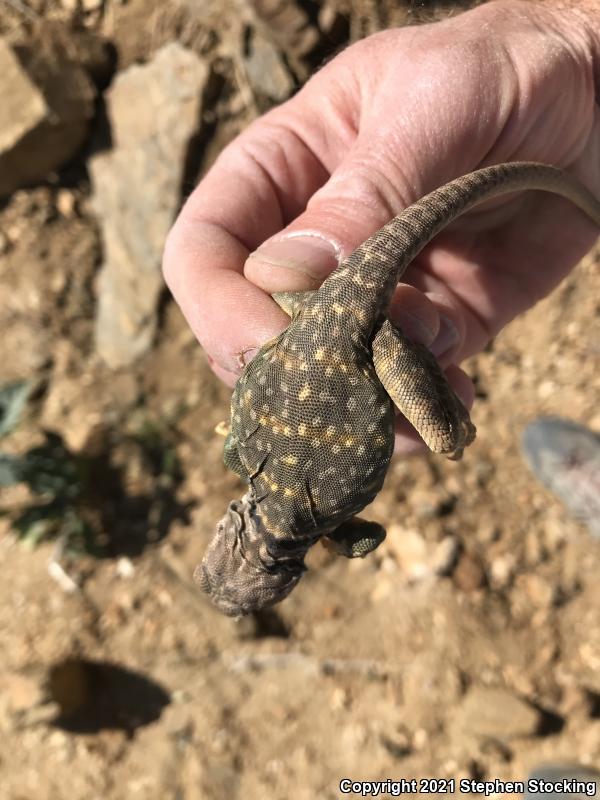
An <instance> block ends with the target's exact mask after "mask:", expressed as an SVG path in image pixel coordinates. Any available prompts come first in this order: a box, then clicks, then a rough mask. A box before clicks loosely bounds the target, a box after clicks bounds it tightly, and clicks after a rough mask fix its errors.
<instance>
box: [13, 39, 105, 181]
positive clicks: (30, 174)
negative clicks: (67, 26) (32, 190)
mask: <svg viewBox="0 0 600 800" xmlns="http://www.w3.org/2000/svg"><path fill="white" fill-rule="evenodd" d="M52 31H53V29H52V28H51V27H50V28H47V29H44V28H43V27H41V28H39V30H38V32H37V35H36V36H35V37H34V39H33V40H32V44H31V45H30V46H27V47H24V46H20V47H14V48H13V47H12V46H11V45H9V43H8V42H7V41H6V40H5V39H0V97H2V103H0V196H2V195H8V194H11V193H12V192H14V191H15V190H16V189H18V188H20V187H23V186H28V185H29V184H32V183H35V182H37V181H40V180H42V179H43V178H45V177H46V176H47V175H48V173H50V172H51V171H52V170H55V169H57V168H59V167H60V166H61V165H62V164H63V163H64V162H65V161H67V160H68V159H69V158H71V157H72V156H73V155H74V154H75V152H76V151H77V150H78V149H79V147H80V146H81V144H82V143H83V140H84V138H85V135H86V133H87V129H88V124H89V122H90V120H91V118H92V116H93V114H94V96H95V90H94V87H93V85H92V83H91V81H90V79H89V78H88V76H87V74H86V72H85V71H84V70H83V69H82V68H81V67H80V66H79V65H78V64H77V63H76V62H73V61H72V60H71V59H70V58H69V57H68V55H67V54H66V52H65V50H64V48H63V47H62V46H61V45H60V42H59V41H58V39H57V37H55V36H53V34H52Z"/></svg>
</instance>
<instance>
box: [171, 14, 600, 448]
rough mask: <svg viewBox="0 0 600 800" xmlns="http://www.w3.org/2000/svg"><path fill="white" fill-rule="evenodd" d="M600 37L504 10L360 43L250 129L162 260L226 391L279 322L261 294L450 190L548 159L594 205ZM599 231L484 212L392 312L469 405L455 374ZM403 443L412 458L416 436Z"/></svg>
mask: <svg viewBox="0 0 600 800" xmlns="http://www.w3.org/2000/svg"><path fill="white" fill-rule="evenodd" d="M592 5H593V4H592ZM598 16H599V17H600V9H599V13H598ZM596 21H597V19H596ZM595 29H596V30H598V25H596V27H595ZM595 35H597V34H595V33H594V25H592V24H591V23H590V24H588V20H587V19H586V15H585V13H582V14H579V13H576V12H575V11H572V10H568V9H561V8H560V7H559V5H558V4H557V5H555V4H554V3H552V2H545V3H543V4H537V3H530V2H527V3H526V2H520V1H516V2H513V1H512V0H508V1H506V2H505V1H503V0H501V2H494V3H490V4H487V5H484V6H481V7H479V8H477V9H474V10H472V11H469V12H466V13H465V14H462V15H460V16H457V17H455V18H452V19H449V20H446V21H444V22H440V23H435V24H432V25H424V26H421V27H417V28H414V27H413V28H403V29H398V30H389V31H385V32H383V33H380V34H376V35H374V36H371V37H369V38H368V39H365V40H363V41H361V42H358V43H357V44H355V45H353V46H351V47H349V48H348V49H347V50H345V51H344V52H343V53H341V54H340V55H339V56H337V57H336V58H335V59H333V60H332V61H331V62H330V63H329V64H327V66H325V67H324V68H323V69H322V70H321V71H320V72H318V73H317V74H316V75H315V76H314V77H313V78H312V80H310V81H309V82H308V83H307V84H306V86H305V87H304V88H303V89H302V90H301V91H300V92H299V93H298V94H297V95H296V96H295V97H294V98H292V99H291V100H289V101H288V102H287V103H284V104H283V105H281V106H279V107H278V108H275V109H274V110H273V111H271V112H269V113H268V114H266V115H265V116H264V117H262V118H260V119H259V120H257V121H256V122H255V123H253V124H252V125H251V126H250V127H249V128H248V129H247V130H246V131H245V132H244V133H243V134H242V135H241V136H239V137H238V138H237V139H236V140H235V141H234V142H233V143H232V144H231V145H229V147H227V148H226V149H225V150H224V151H223V153H222V154H221V156H220V157H219V159H218V160H217V162H216V163H215V165H214V166H213V168H212V169H211V170H210V172H209V173H208V174H207V176H206V177H205V178H204V179H203V180H202V182H201V183H200V184H199V186H198V187H197V188H196V189H195V191H194V192H193V193H192V195H191V196H190V198H189V199H188V201H187V203H186V205H185V206H184V208H183V210H182V212H181V214H180V216H179V218H178V220H177V221H176V223H175V225H174V227H173V230H172V232H171V234H170V235H169V239H168V242H167V246H166V250H165V258H164V270H165V276H166V279H167V282H168V283H169V286H170V288H171V290H172V292H173V295H174V296H175V299H176V300H177V302H178V303H179V304H180V306H181V308H182V310H183V313H184V314H185V316H186V318H187V320H188V322H189V324H190V325H191V327H192V329H193V331H194V333H195V334H196V336H197V337H198V339H199V340H200V342H201V343H202V345H203V346H204V348H205V350H206V352H207V354H208V357H209V360H210V363H211V365H212V367H213V369H214V371H215V372H216V374H217V375H219V376H220V377H221V378H223V379H224V380H225V381H227V382H228V383H229V384H233V383H234V382H235V380H236V379H237V376H238V374H239V372H240V369H241V365H242V363H243V361H242V360H241V358H240V356H241V354H244V360H245V361H246V362H247V361H248V360H249V359H250V358H251V357H252V354H253V351H255V350H256V349H257V348H258V347H260V345H261V344H262V343H263V342H264V341H266V340H267V339H269V338H271V337H272V336H275V335H276V334H278V333H279V332H280V331H281V330H282V329H283V328H285V327H286V325H287V321H288V320H287V317H286V316H285V315H284V314H283V312H282V311H281V310H280V309H279V308H278V306H277V305H276V304H275V303H274V301H273V300H272V299H271V298H270V297H269V296H268V293H270V292H273V291H283V290H301V289H309V288H315V287H316V286H318V285H319V284H320V283H321V281H322V280H323V278H324V277H325V276H326V275H327V274H328V273H329V272H330V271H331V270H332V269H333V268H334V267H335V265H336V264H337V262H338V260H339V259H340V258H341V257H344V256H346V255H348V254H349V253H350V252H352V250H354V249H355V247H356V246H357V245H358V244H360V243H361V242H362V241H363V240H364V239H366V238H367V237H368V236H369V235H370V234H372V233H373V232H374V231H375V230H377V229H378V228H379V227H381V226H382V225H383V224H384V223H385V222H387V221H388V220H389V219H390V218H391V217H393V216H394V215H395V214H397V213H398V212H399V211H401V210H402V209H403V208H405V207H406V206H407V205H409V204H410V203H412V202H414V201H415V200H416V199H418V198H419V197H421V196H422V195H424V194H426V193H427V192H429V191H431V190H432V189H434V188H436V187H437V186H440V185H441V184H444V183H446V182H447V181H449V180H451V179H452V178H455V177H457V176H459V175H462V174H464V173H466V172H470V171H472V170H474V169H477V168H478V167H481V166H485V165H487V164H494V163H499V162H503V161H514V160H531V161H540V162H545V163H549V164H554V165H557V166H562V167H565V168H567V169H568V170H569V171H570V172H572V173H573V174H575V175H577V176H578V177H579V178H580V179H581V180H582V181H583V182H584V183H585V184H586V185H587V186H588V188H590V189H591V190H592V192H594V194H596V195H599V194H600V158H599V155H600V154H599V152H598V151H599V143H600V126H599V122H598V108H597V105H596V101H595V87H594V57H595V55H597V48H598V42H597V41H596V40H595V39H594V36H595ZM596 70H597V74H598V71H600V70H598V67H597V65H596ZM596 235H597V231H596V230H595V228H594V226H593V225H592V224H591V223H590V222H589V221H588V220H587V219H586V218H585V217H584V216H583V214H581V212H579V211H578V210H577V209H575V208H574V207H572V206H571V205H569V204H568V203H567V202H566V201H564V200H561V199H558V198H556V197H554V196H546V195H542V194H539V193H526V194H524V195H519V196H517V197H514V196H512V197H510V196H509V197H507V198H503V199H500V200H498V201H496V202H494V203H493V204H487V205H486V206H485V207H483V208H482V209H479V210H477V209H476V210H475V211H474V212H472V213H471V214H469V215H466V216H465V217H463V218H461V219H460V220H459V221H457V223H456V224H455V225H454V226H453V227H452V229H451V230H448V231H446V232H444V233H443V234H441V235H440V236H438V237H437V238H436V239H435V241H434V242H433V243H432V244H431V245H430V246H429V247H428V248H426V249H425V250H424V251H423V252H422V253H421V255H419V256H418V257H417V259H416V260H415V261H414V262H413V264H412V266H411V267H410V268H409V270H408V271H407V272H406V273H405V275H404V280H405V281H406V283H405V284H401V285H399V287H398V289H397V291H396V294H395V297H394V300H393V302H392V306H391V308H390V317H391V318H392V319H393V320H394V321H395V322H397V323H398V325H399V326H400V327H401V328H402V329H403V330H404V331H405V333H407V334H408V335H409V336H410V337H411V338H413V339H414V340H415V341H420V342H422V343H423V344H426V345H427V346H429V347H430V349H431V350H432V352H433V353H434V355H436V357H437V358H438V360H439V361H440V364H441V365H442V366H443V367H444V368H445V369H446V373H447V376H448V379H449V381H450V383H451V384H452V385H453V386H454V388H455V390H456V391H457V392H458V393H459V395H461V397H462V398H463V401H464V402H465V403H466V404H467V405H470V404H471V402H472V398H473V389H472V385H471V383H470V381H469V380H468V378H467V377H466V375H465V374H464V373H463V372H462V371H461V370H460V369H459V368H458V367H457V366H455V365H456V364H458V363H459V362H460V361H461V360H462V359H463V358H465V357H466V356H468V355H471V354H473V353H476V352H478V351H479V350H481V348H482V347H483V346H484V345H485V344H486V342H487V341H488V340H489V338H490V337H491V336H493V335H495V334H496V333H497V332H498V331H499V330H500V329H501V328H502V327H503V325H505V324H506V323H507V322H508V321H509V320H510V319H512V318H513V317H514V316H516V315H517V314H518V313H520V312H521V311H523V310H525V309H526V308H528V307H530V306H531V305H533V304H534V303H535V302H536V300H538V299H539V298H540V297H542V296H544V295H545V294H547V293H548V292H549V291H550V290H551V289H552V288H553V287H554V286H555V285H556V284H557V283H558V282H559V281H560V280H561V279H562V278H563V277H564V276H565V275H566V273H567V272H568V271H569V270H570V269H571V268H572V267H573V265H574V264H575V263H576V262H577V261H578V259H579V258H580V257H581V256H582V255H583V254H584V253H585V252H586V251H587V250H588V249H589V247H590V246H591V244H592V242H593V241H594V238H595V236H596ZM398 431H399V435H398V437H397V447H398V449H400V450H402V451H404V452H406V451H408V450H409V449H411V444H410V442H411V441H414V437H412V436H411V435H410V434H408V433H407V426H406V425H403V424H402V423H399V424H398Z"/></svg>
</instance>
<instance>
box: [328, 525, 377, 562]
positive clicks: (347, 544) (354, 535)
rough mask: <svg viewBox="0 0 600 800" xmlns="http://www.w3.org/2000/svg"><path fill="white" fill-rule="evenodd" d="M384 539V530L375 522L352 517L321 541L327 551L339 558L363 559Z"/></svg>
mask: <svg viewBox="0 0 600 800" xmlns="http://www.w3.org/2000/svg"><path fill="white" fill-rule="evenodd" d="M384 539H385V530H384V529H383V528H382V527H381V525H379V524H378V523H377V522H367V520H365V519H360V517H353V518H352V519H349V520H347V521H346V522H343V523H342V524H341V525H340V526H339V528H336V529H335V530H334V531H332V532H331V533H329V534H327V535H326V536H323V538H322V539H321V541H322V542H323V544H324V545H325V547H326V548H327V549H328V550H331V551H333V552H334V553H337V554H338V555H339V556H345V558H364V557H365V556H366V555H368V554H369V553H371V552H372V551H373V550H375V549H376V548H377V547H379V545H380V544H381V543H382V542H383V540H384Z"/></svg>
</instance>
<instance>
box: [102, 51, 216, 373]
mask: <svg viewBox="0 0 600 800" xmlns="http://www.w3.org/2000/svg"><path fill="white" fill-rule="evenodd" d="M207 79H208V66H207V64H206V63H205V62H204V61H203V60H201V59H200V58H199V57H198V56H197V55H196V54H195V53H193V52H192V51H190V50H186V49H185V48H184V47H182V46H181V45H180V44H178V43H171V44H169V45H166V46H165V47H163V48H162V49H161V50H159V51H158V53H157V54H156V55H155V56H154V58H153V59H152V61H150V62H149V63H148V64H144V65H142V66H139V65H134V66H132V67H130V68H129V69H127V70H126V71H124V72H122V73H120V74H119V75H118V76H117V77H116V79H115V80H114V81H113V83H112V85H111V88H110V89H109V91H108V92H107V107H108V116H109V118H110V121H111V125H112V137H113V143H114V146H113V149H112V150H111V151H108V152H103V153H100V154H98V155H97V156H95V157H94V158H93V159H92V160H91V162H90V172H91V176H92V184H93V191H94V208H95V210H96V213H97V214H98V218H99V221H100V223H101V226H102V235H103V239H104V252H105V257H106V261H105V263H104V265H103V267H102V270H101V271H100V274H99V280H98V284H97V285H98V292H99V297H98V311H97V316H96V329H95V335H96V346H97V348H98V352H99V353H100V355H101V357H102V358H103V360H104V361H105V362H106V363H107V364H108V365H109V366H111V367H113V368H117V367H121V366H126V365H128V364H131V363H133V362H134V361H135V360H136V359H137V358H138V357H140V356H141V355H142V354H143V353H145V352H146V351H147V350H148V348H149V347H150V345H151V343H152V341H153V338H154V333H155V330H156V323H157V312H158V300H159V296H160V293H161V291H162V289H163V281H162V276H161V270H160V265H161V257H162V251H163V247H164V241H165V239H166V236H167V233H168V231H169V228H170V226H171V224H172V221H173V218H174V217H175V214H176V212H177V209H178V206H179V202H180V191H181V183H182V180H183V172H184V168H185V161H186V155H187V150H188V147H189V145H190V142H191V139H192V137H193V136H194V135H195V134H196V133H197V132H198V125H199V120H200V118H201V99H202V93H203V90H204V86H205V83H206V81H207Z"/></svg>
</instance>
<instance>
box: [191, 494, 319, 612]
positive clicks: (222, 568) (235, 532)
mask: <svg viewBox="0 0 600 800" xmlns="http://www.w3.org/2000/svg"><path fill="white" fill-rule="evenodd" d="M267 541H268V534H267V532H266V531H265V528H264V525H263V524H262V521H261V518H260V515H259V514H258V513H257V509H256V504H255V503H254V501H253V500H252V498H251V496H250V494H247V495H245V496H244V497H243V498H242V499H241V500H236V501H234V502H232V503H230V504H229V507H228V509H227V513H226V514H225V516H224V517H223V519H221V520H220V521H219V523H218V525H217V530H216V533H215V535H214V537H213V539H212V541H211V542H210V544H209V546H208V549H207V551H206V553H205V555H204V558H203V560H202V563H201V564H199V565H198V567H197V568H196V570H195V572H194V579H195V580H196V581H197V582H198V583H199V585H200V588H201V589H202V590H203V591H204V592H206V593H207V594H208V595H209V596H210V598H211V600H212V601H213V603H214V604H215V605H216V606H217V608H218V609H219V610H220V611H221V612H222V613H224V614H226V615H227V616H230V617H239V616H243V615H245V614H250V613H252V612H253V611H258V610H259V609H261V608H264V607H265V606H268V605H271V604H273V603H278V602H279V601H281V600H283V599H284V597H286V596H287V595H288V594H289V593H290V592H291V591H292V589H293V588H294V586H295V585H296V584H297V583H298V581H299V580H300V577H301V576H302V573H303V572H304V571H305V570H306V567H305V566H304V553H302V554H301V555H300V556H293V557H289V558H285V559H281V558H277V559H275V558H273V556H271V554H270V553H269V551H268V549H267V545H266V542H267Z"/></svg>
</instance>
